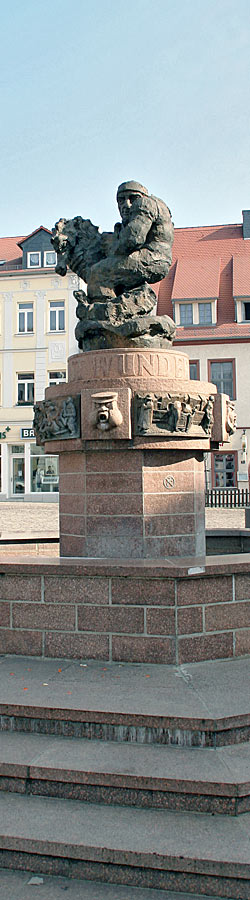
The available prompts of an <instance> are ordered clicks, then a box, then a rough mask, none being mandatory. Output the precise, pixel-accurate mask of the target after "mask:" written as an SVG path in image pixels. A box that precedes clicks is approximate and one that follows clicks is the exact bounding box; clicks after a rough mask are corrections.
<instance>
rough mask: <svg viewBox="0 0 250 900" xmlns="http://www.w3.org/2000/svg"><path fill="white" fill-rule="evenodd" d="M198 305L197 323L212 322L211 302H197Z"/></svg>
mask: <svg viewBox="0 0 250 900" xmlns="http://www.w3.org/2000/svg"><path fill="white" fill-rule="evenodd" d="M198 307H199V324H200V325H211V324H212V303H198Z"/></svg>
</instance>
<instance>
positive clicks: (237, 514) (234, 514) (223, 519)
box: [206, 509, 245, 530]
mask: <svg viewBox="0 0 250 900" xmlns="http://www.w3.org/2000/svg"><path fill="white" fill-rule="evenodd" d="M211 528H238V529H239V530H241V529H244V528H245V510H244V509H206V529H211Z"/></svg>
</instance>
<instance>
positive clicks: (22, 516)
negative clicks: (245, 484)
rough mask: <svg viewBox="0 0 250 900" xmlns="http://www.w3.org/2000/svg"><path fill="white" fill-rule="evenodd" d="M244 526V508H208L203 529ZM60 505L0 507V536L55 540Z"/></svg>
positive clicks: (12, 503) (11, 505) (11, 504)
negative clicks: (51, 538) (49, 538)
mask: <svg viewBox="0 0 250 900" xmlns="http://www.w3.org/2000/svg"><path fill="white" fill-rule="evenodd" d="M244 527H245V510H244V509H207V510H206V528H207V529H213V528H219V529H221V528H229V529H232V528H235V529H242V528H244ZM58 534H59V504H57V503H22V502H15V501H13V502H8V501H7V502H6V503H1V505H0V536H1V537H2V538H6V537H11V536H13V538H17V537H29V536H31V537H39V536H40V537H44V538H45V537H58Z"/></svg>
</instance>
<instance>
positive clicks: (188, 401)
mask: <svg viewBox="0 0 250 900" xmlns="http://www.w3.org/2000/svg"><path fill="white" fill-rule="evenodd" d="M37 408H38V413H39V416H40V419H39V423H40V424H39V425H38V427H37V433H38V439H39V437H40V441H41V442H43V443H44V442H45V450H46V451H48V452H49V453H51V452H55V453H58V454H59V457H60V553H61V556H64V557H65V556H74V557H96V558H98V557H106V558H108V557H113V558H114V557H116V558H117V557H118V558H119V557H121V558H131V557H132V558H137V559H143V558H145V559H153V558H157V559H158V560H159V558H163V557H164V558H166V557H171V558H173V559H174V558H176V559H177V558H178V559H180V557H185V558H186V557H195V558H197V559H198V560H200V559H201V558H203V557H204V554H205V522H204V512H205V509H204V463H203V459H204V452H207V451H208V450H210V448H211V441H213V447H217V446H218V441H221V440H223V435H224V438H225V437H226V439H228V436H227V434H226V429H225V423H223V415H222V403H221V398H220V397H219V395H217V397H216V388H215V386H214V385H212V384H210V383H208V382H197V381H190V379H189V361H188V357H187V355H186V354H184V353H179V352H177V351H175V350H158V349H157V350H152V349H147V348H145V349H142V350H140V349H129V350H128V349H125V350H118V349H116V350H99V351H90V352H87V353H78V354H77V355H75V356H73V357H71V358H70V359H69V376H68V383H67V384H60V385H58V386H56V387H55V386H54V387H51V388H48V389H47V390H46V400H45V402H44V403H40V404H37ZM223 429H224V431H223Z"/></svg>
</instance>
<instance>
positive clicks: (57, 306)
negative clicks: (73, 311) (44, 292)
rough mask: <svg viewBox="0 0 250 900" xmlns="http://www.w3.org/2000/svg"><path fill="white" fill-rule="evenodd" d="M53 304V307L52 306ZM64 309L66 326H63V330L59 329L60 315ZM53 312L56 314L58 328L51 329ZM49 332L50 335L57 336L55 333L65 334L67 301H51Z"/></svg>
mask: <svg viewBox="0 0 250 900" xmlns="http://www.w3.org/2000/svg"><path fill="white" fill-rule="evenodd" d="M52 303H53V306H52ZM62 309H63V311H64V326H63V328H59V313H60V312H61V311H62ZM51 312H52V313H55V314H56V327H55V328H51V327H50V313H51ZM48 330H49V332H50V334H55V333H57V334H63V332H64V331H65V300H50V301H49V328H48Z"/></svg>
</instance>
